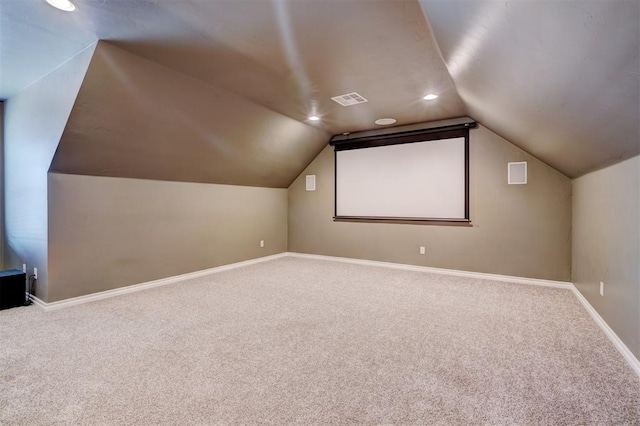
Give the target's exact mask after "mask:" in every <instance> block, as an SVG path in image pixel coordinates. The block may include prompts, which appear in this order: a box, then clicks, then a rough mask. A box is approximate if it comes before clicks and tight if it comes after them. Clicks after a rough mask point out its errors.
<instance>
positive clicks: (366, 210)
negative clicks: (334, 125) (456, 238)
mask: <svg viewBox="0 0 640 426" xmlns="http://www.w3.org/2000/svg"><path fill="white" fill-rule="evenodd" d="M425 139H426V138H425ZM467 152H468V149H467V140H466V138H465V137H455V138H448V139H436V140H427V141H417V142H412V143H401V144H396V145H384V146H374V147H364V148H357V149H345V150H336V152H335V155H336V157H335V165H336V205H335V214H336V218H362V219H376V218H381V219H406V220H444V221H465V220H468V198H467V187H468V184H467V178H468V176H467V165H468V162H467V158H466V155H467Z"/></svg>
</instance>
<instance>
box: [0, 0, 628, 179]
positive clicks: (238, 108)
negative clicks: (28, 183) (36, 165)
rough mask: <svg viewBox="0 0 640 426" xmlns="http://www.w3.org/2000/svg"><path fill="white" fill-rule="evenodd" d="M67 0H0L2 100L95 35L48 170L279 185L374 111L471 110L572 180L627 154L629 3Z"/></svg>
mask: <svg viewBox="0 0 640 426" xmlns="http://www.w3.org/2000/svg"><path fill="white" fill-rule="evenodd" d="M75 3H76V4H77V6H78V10H77V11H76V12H72V13H64V12H60V11H58V10H55V9H53V8H51V7H50V6H49V5H47V4H46V3H45V2H44V0H3V1H1V2H0V99H7V98H11V97H12V96H14V95H15V94H17V93H19V92H20V91H21V90H23V89H24V88H26V87H27V86H29V85H30V84H32V83H33V82H34V81H35V80H37V79H38V78H40V77H42V76H43V75H45V74H46V73H48V72H50V71H51V70H52V69H54V68H55V67H57V66H59V65H60V64H61V63H63V62H65V61H66V60H68V59H69V58H71V57H73V56H74V55H75V54H77V53H78V52H79V51H81V50H83V49H84V48H86V47H87V46H90V45H92V44H93V43H95V42H96V41H97V40H105V41H107V43H106V44H104V43H102V44H101V45H102V47H100V46H101V45H99V46H98V48H97V49H96V53H95V56H94V59H93V60H92V64H91V65H90V67H89V70H88V72H87V76H86V78H85V84H84V85H83V87H82V89H81V90H80V92H79V95H78V100H77V102H76V107H75V108H74V110H73V112H72V114H71V117H70V118H69V122H68V124H67V129H66V130H65V134H64V135H63V140H62V143H61V144H60V147H59V149H58V153H57V154H56V157H55V158H54V162H53V164H52V170H58V171H63V172H72V173H85V174H104V175H118V176H120V175H122V176H130V177H147V178H157V179H174V180H187V181H205V182H219V183H232V184H249V185H255V184H260V182H262V185H264V186H280V187H282V186H287V185H288V183H290V181H291V180H293V177H295V176H294V175H295V174H296V173H298V172H299V171H300V170H302V168H303V167H304V165H305V164H307V163H308V162H309V161H311V159H312V158H313V156H314V155H315V154H316V153H317V152H318V150H319V149H321V147H322V146H323V145H324V143H326V140H327V139H328V136H329V135H330V134H339V133H342V132H354V131H359V130H365V129H371V128H374V127H376V125H375V124H373V121H374V120H375V119H377V118H383V117H393V118H395V119H396V120H397V124H399V125H402V124H410V123H416V122H423V121H432V120H438V119H444V118H451V117H458V116H463V115H469V116H471V117H473V118H475V119H476V120H478V121H480V122H481V123H482V124H483V125H485V126H487V127H489V128H490V129H492V130H494V131H495V132H497V133H499V134H501V135H502V136H504V137H506V138H507V139H509V140H511V141H512V142H513V143H515V144H516V145H518V146H520V147H522V148H523V149H525V150H526V151H528V152H530V153H532V154H534V155H535V156H537V157H538V158H540V159H542V160H543V161H545V162H547V163H548V164H550V165H552V166H553V167H555V168H557V169H558V170H560V171H561V172H563V173H565V174H567V175H568V176H571V177H574V176H579V175H581V174H583V173H585V172H587V171H589V170H593V169H595V168H598V167H601V166H603V165H606V164H609V163H612V162H615V161H619V160H620V159H624V158H627V157H630V156H633V155H636V154H638V153H639V152H640V130H639V125H638V121H639V120H638V117H639V116H640V83H639V82H640V59H639V52H640V2H638V1H637V0H616V1H582V0H576V1H571V2H569V1H563V0H554V1H536V2H534V1H516V0H508V1H492V0H476V1H464V0H457V1H447V0H422V1H420V2H418V1H394V0H382V1H375V0H367V1H364V0H362V1H359V0H354V1H349V0H306V1H295V0H254V1H247V0H235V1H227V0H214V1H201V0H180V1H170V0H166V1H163V0H145V1H142V0H141V1H130V0H111V1H104V0H76V2H75ZM114 66H116V68H115V69H114V68H113V67H114ZM145 70H146V71H145ZM145 72H146V74H145ZM145 76H147V78H146V79H145ZM154 82H155V84H154ZM171 82H173V83H171ZM127 84H128V86H127ZM136 91H137V92H136ZM352 91H357V92H358V93H360V94H361V95H362V96H364V97H365V98H367V99H368V102H367V103H364V104H360V105H355V106H351V107H342V106H340V105H338V104H337V103H335V102H333V101H332V100H331V97H332V96H337V95H340V94H344V93H348V92H352ZM136 93H137V94H136ZM427 93H437V94H438V95H439V96H440V97H439V98H438V99H437V100H436V101H431V102H427V101H424V100H422V96H424V95H425V94H427ZM136 96H137V97H136ZM172 99H173V100H175V104H174V105H173V106H172V109H171V108H170V110H171V113H172V114H174V113H176V111H177V110H179V111H180V112H181V114H180V115H179V116H177V115H171V116H167V115H166V113H167V110H166V108H163V107H160V106H159V105H167V104H168V103H170V102H171V100H172ZM141 100H142V101H141ZM135 102H143V103H144V102H146V106H145V105H144V104H142V105H138V106H137V107H136V106H135V105H136V104H135ZM129 113H131V114H134V113H135V114H139V117H140V118H139V120H138V121H127V120H125V119H124V118H126V117H127V116H128V114H129ZM310 114H317V115H319V116H321V118H322V120H321V121H320V122H318V123H312V122H309V121H308V120H307V117H308V116H309V115H310ZM100 119H101V120H106V123H107V124H106V125H105V122H100V121H99V120H100ZM150 122H153V123H156V124H155V125H152V124H150ZM171 123H173V124H171ZM118 132H121V133H123V134H124V133H126V134H127V135H128V136H129V137H130V139H127V141H126V143H125V142H123V141H124V140H123V139H122V138H120V139H117V138H114V137H113V135H114V134H117V133H118ZM132 135H133V136H132ZM167 135H170V136H171V137H168V136H167ZM158 140H160V141H161V143H160V145H158V144H157V143H156V144H154V141H156V142H157V141H158ZM132 144H139V146H137V147H136V146H134V145H132ZM225 152H226V153H227V154H225V155H229V156H230V157H228V158H227V157H225V156H224V155H223V153H225ZM117 153H120V154H125V153H128V154H130V155H132V156H133V157H131V156H125V155H117ZM145 157H146V158H147V159H148V160H150V161H148V162H147V163H146V164H147V166H146V167H140V165H141V164H144V163H143V159H144V158H145ZM132 158H133V159H132ZM136 158H137V161H136V160H135V159H136ZM216 158H217V159H218V160H215V159H216ZM172 159H182V160H184V161H183V163H187V164H192V165H193V167H191V168H189V167H182V166H176V164H177V163H178V162H174V163H173V164H172V162H171V160H172ZM230 159H231V160H230ZM208 160H211V161H212V162H211V163H208ZM208 164H209V167H207V165H208ZM225 164H226V166H225ZM181 167H182V168H181ZM225 167H227V168H228V169H229V170H227V169H225ZM154 170H155V171H154ZM225 176H227V178H225ZM292 176H293V177H292ZM225 179H226V180H225Z"/></svg>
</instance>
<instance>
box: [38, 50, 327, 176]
mask: <svg viewBox="0 0 640 426" xmlns="http://www.w3.org/2000/svg"><path fill="white" fill-rule="evenodd" d="M327 140H328V134H327V133H326V132H324V131H323V130H320V129H316V128H314V127H311V126H308V125H306V124H303V123H300V122H299V121H296V120H293V119H291V118H289V117H286V116H284V115H282V114H279V113H276V112H273V111H271V110H269V109H266V108H264V107H261V106H259V105H257V104H255V103H253V102H251V101H248V100H246V99H243V98H241V97H238V96H236V95H234V94H231V93H229V92H227V91H225V90H224V89H219V88H216V87H214V86H211V85H209V84H206V83H203V82H202V81H200V80H197V79H194V78H192V77H189V76H186V75H184V74H181V73H179V72H177V71H174V70H172V69H170V68H167V67H164V66H162V65H159V64H157V63H155V62H152V61H149V60H147V59H144V58H141V57H139V56H137V55H134V54H132V53H130V52H127V51H125V50H122V49H120V48H118V47H115V46H112V45H109V44H108V43H106V42H99V43H98V45H97V46H96V48H95V52H94V54H93V58H92V59H91V63H90V64H89V69H88V71H87V74H86V75H85V77H84V81H83V83H82V87H81V88H80V92H79V93H78V97H77V98H76V102H75V105H74V107H73V110H72V111H71V115H70V117H69V120H68V122H67V126H66V128H65V131H64V133H63V135H62V139H61V141H60V144H59V145H58V150H57V152H56V154H55V157H54V159H53V162H52V163H51V168H50V171H54V172H60V173H71V174H85V175H94V176H117V177H129V178H140V179H156V180H172V181H183V182H209V183H221V184H233V185H247V186H265V187H276V188H278V187H279V188H286V187H288V186H289V184H290V183H291V182H292V181H293V180H294V179H295V178H296V177H297V176H298V174H299V173H300V171H301V170H302V169H303V168H304V167H306V165H307V164H308V163H309V162H310V161H311V160H312V159H313V158H314V157H315V156H316V155H317V154H318V152H319V151H320V150H321V149H322V148H323V147H324V146H325V144H326V142H327Z"/></svg>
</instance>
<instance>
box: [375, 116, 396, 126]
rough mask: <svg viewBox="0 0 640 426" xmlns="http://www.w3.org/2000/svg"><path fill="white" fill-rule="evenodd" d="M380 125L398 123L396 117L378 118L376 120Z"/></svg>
mask: <svg viewBox="0 0 640 426" xmlns="http://www.w3.org/2000/svg"><path fill="white" fill-rule="evenodd" d="M374 123H376V124H377V125H378V126H388V125H390V124H396V119H395V118H378V119H377V120H376V121H374Z"/></svg>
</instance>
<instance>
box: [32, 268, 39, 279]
mask: <svg viewBox="0 0 640 426" xmlns="http://www.w3.org/2000/svg"><path fill="white" fill-rule="evenodd" d="M33 277H34V278H35V279H36V280H37V279H38V268H33Z"/></svg>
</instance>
